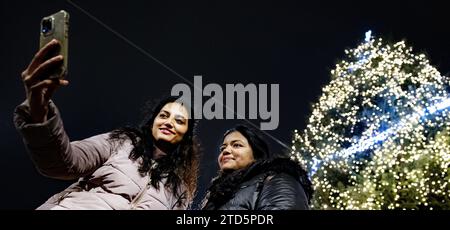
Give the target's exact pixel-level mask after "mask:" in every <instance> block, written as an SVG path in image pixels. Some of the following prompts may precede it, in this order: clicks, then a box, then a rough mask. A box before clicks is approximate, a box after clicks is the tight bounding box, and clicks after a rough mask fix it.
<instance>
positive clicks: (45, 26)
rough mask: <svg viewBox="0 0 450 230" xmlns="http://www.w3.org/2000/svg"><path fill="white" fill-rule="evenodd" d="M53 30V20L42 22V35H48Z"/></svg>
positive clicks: (48, 19)
mask: <svg viewBox="0 0 450 230" xmlns="http://www.w3.org/2000/svg"><path fill="white" fill-rule="evenodd" d="M51 30H52V19H51V18H47V19H44V20H42V33H44V34H47V33H48V32H50V31H51Z"/></svg>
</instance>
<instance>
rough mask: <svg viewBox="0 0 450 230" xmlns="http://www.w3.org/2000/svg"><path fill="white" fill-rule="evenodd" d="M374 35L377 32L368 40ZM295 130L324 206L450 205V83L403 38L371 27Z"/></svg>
mask: <svg viewBox="0 0 450 230" xmlns="http://www.w3.org/2000/svg"><path fill="white" fill-rule="evenodd" d="M368 37H369V38H370V39H368ZM345 54H346V58H345V60H343V61H341V62H340V63H339V64H337V65H336V68H335V69H334V70H332V71H331V76H332V81H331V82H330V84H329V85H328V86H326V87H325V88H324V89H323V95H322V96H321V98H320V99H319V102H318V103H317V104H315V105H314V106H313V111H312V115H311V117H310V118H309V120H308V125H307V127H306V129H305V130H304V131H302V132H298V131H295V133H294V139H293V146H292V158H295V159H297V160H299V161H300V162H301V163H302V164H303V165H306V166H307V168H308V170H309V172H310V173H311V174H312V181H313V184H314V187H315V190H316V195H315V197H314V200H313V208H317V209H441V208H447V209H448V208H450V172H449V167H450V116H449V115H450V112H449V111H448V110H447V108H448V107H449V106H450V100H448V98H450V85H448V84H449V83H448V82H449V80H448V79H447V78H446V77H445V76H442V75H441V74H440V73H439V72H438V71H437V70H436V69H435V68H434V67H432V66H431V65H430V64H429V61H428V60H427V59H426V56H425V55H423V54H420V55H414V54H413V53H412V48H409V47H406V45H405V43H404V42H398V43H396V44H394V45H388V44H385V43H384V42H383V41H382V39H373V38H372V37H371V33H370V32H368V33H366V39H365V42H364V43H362V44H361V45H359V46H358V47H357V48H355V49H351V50H346V51H345Z"/></svg>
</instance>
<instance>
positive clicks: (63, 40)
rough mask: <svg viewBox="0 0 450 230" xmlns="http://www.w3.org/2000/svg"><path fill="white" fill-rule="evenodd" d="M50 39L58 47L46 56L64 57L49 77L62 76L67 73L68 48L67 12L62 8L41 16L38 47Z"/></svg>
mask: <svg viewBox="0 0 450 230" xmlns="http://www.w3.org/2000/svg"><path fill="white" fill-rule="evenodd" d="M52 39H56V40H58V41H59V43H60V47H59V49H57V50H55V51H53V52H51V53H50V54H49V55H48V57H47V58H52V57H54V56H57V55H62V56H63V57H64V60H63V64H62V66H61V68H59V69H58V70H56V71H55V73H52V74H51V76H50V77H49V78H50V79H53V78H64V77H65V76H66V75H67V63H68V62H67V61H68V51H69V50H68V48H69V13H67V12H66V11H64V10H61V11H59V12H56V13H54V14H52V15H49V16H47V17H44V18H42V20H41V32H40V39H39V40H40V41H39V47H40V48H42V47H43V46H45V45H46V44H47V43H49V42H50V41H51V40H52Z"/></svg>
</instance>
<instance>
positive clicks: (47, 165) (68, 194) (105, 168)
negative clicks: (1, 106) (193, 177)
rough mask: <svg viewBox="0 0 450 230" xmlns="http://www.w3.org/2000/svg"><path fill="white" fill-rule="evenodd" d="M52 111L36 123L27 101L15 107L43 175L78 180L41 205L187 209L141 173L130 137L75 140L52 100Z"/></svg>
mask: <svg viewBox="0 0 450 230" xmlns="http://www.w3.org/2000/svg"><path fill="white" fill-rule="evenodd" d="M49 109H50V111H49V115H48V117H49V119H48V120H47V121H46V122H44V123H40V124H31V123H30V115H29V106H28V103H27V101H25V102H24V103H22V104H21V105H19V106H18V107H17V108H16V110H15V113H14V123H15V125H16V128H17V130H18V131H19V132H20V133H21V134H22V136H23V141H24V143H25V146H26V148H27V150H28V152H29V153H30V155H31V159H32V160H33V162H34V164H35V166H36V168H37V169H38V171H39V172H40V173H41V174H43V175H45V176H47V177H51V178H56V179H62V180H73V179H78V181H77V182H75V183H74V184H72V185H71V186H69V187H68V188H67V189H65V190H64V191H62V192H60V193H58V194H56V195H54V196H52V197H51V198H50V199H48V200H47V201H46V202H45V203H44V204H43V205H41V206H40V207H38V209H157V210H169V209H186V207H187V202H186V203H185V204H182V205H181V206H177V199H176V198H175V196H173V194H172V193H171V192H170V191H169V190H168V189H165V187H164V185H163V183H164V181H162V182H160V186H159V190H156V189H155V188H154V187H153V186H151V185H149V182H150V177H149V176H141V174H140V173H139V171H138V167H139V162H138V161H132V160H130V159H129V154H130V151H131V149H132V145H131V141H124V142H123V143H111V142H110V141H108V136H109V135H108V133H105V134H101V135H97V136H93V137H91V138H87V139H84V140H81V141H73V142H70V140H69V137H68V136H67V134H66V132H65V131H64V126H63V122H62V120H61V116H60V113H59V111H58V109H57V108H56V106H55V105H54V103H53V102H51V101H50V103H49ZM180 192H183V191H180ZM180 194H181V193H180Z"/></svg>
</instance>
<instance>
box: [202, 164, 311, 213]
mask: <svg viewBox="0 0 450 230" xmlns="http://www.w3.org/2000/svg"><path fill="white" fill-rule="evenodd" d="M278 173H286V174H289V175H291V176H292V177H294V178H295V179H296V180H297V181H298V182H299V183H300V184H301V185H302V187H303V189H304V191H305V193H306V196H307V198H308V200H310V199H311V197H312V193H313V188H312V184H311V181H310V180H309V178H308V175H307V173H306V171H305V169H303V167H301V165H300V164H298V163H297V162H295V161H293V160H290V159H288V158H276V159H274V160H267V161H256V162H255V163H253V164H251V165H250V166H249V167H247V168H244V169H241V170H236V171H233V172H231V173H220V174H219V176H217V177H216V178H214V179H213V181H212V185H211V186H210V187H209V189H208V193H207V195H206V197H205V200H204V202H203V208H206V209H208V207H210V206H214V207H220V206H221V205H223V204H224V203H226V202H227V201H228V200H230V199H231V198H232V197H233V196H234V194H235V193H236V192H237V191H238V190H239V189H240V188H241V186H242V184H243V183H245V182H247V181H250V180H252V179H253V178H255V177H261V178H263V180H264V178H266V177H267V176H270V175H275V174H278Z"/></svg>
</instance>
